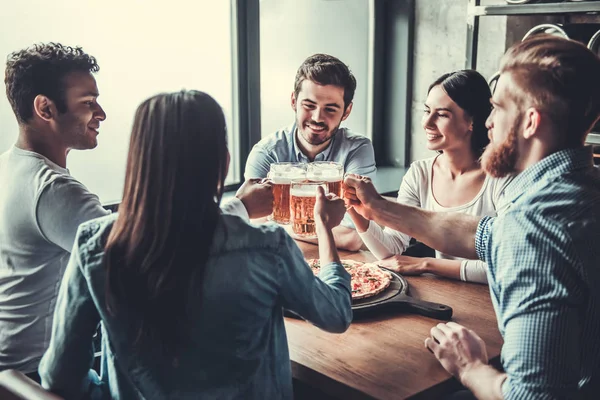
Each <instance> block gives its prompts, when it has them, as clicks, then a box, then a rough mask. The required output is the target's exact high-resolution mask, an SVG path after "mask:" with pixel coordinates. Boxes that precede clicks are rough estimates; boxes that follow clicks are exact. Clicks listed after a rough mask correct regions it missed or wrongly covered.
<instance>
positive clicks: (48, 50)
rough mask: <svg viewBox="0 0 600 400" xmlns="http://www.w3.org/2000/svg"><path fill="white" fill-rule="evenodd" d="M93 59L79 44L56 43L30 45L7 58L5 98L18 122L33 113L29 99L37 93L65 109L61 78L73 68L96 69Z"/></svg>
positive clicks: (73, 69)
mask: <svg viewBox="0 0 600 400" xmlns="http://www.w3.org/2000/svg"><path fill="white" fill-rule="evenodd" d="M99 70H100V67H99V66H98V64H97V63H96V59H95V58H94V57H92V56H90V55H88V54H86V53H85V52H84V51H83V50H82V49H81V47H70V46H63V45H62V44H60V43H52V42H50V43H40V44H34V45H33V46H31V47H28V48H26V49H23V50H19V51H15V52H14V53H11V54H9V55H8V57H7V61H6V72H5V74H4V83H5V85H6V97H8V101H9V102H10V105H11V106H12V109H13V111H14V113H15V116H16V117H17V120H18V121H19V123H26V122H27V121H29V120H30V119H31V117H32V116H33V100H34V99H35V97H36V96H37V95H40V94H41V95H44V96H46V97H48V98H49V99H51V100H52V101H53V102H54V103H55V104H56V108H57V109H58V111H59V112H61V113H64V112H66V111H67V104H66V100H65V89H64V82H63V79H64V77H65V76H66V75H68V74H69V73H71V72H74V71H83V72H90V73H91V72H98V71H99Z"/></svg>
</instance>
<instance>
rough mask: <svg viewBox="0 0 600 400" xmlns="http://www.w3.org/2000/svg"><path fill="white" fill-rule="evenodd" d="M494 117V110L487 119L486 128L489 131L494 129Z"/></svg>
mask: <svg viewBox="0 0 600 400" xmlns="http://www.w3.org/2000/svg"><path fill="white" fill-rule="evenodd" d="M493 116H494V110H492V112H491V113H490V115H489V116H488V117H487V119H486V120H485V127H486V128H488V129H492V126H493V125H494V124H493V119H492V117H493Z"/></svg>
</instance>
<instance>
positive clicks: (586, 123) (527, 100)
mask: <svg viewBox="0 0 600 400" xmlns="http://www.w3.org/2000/svg"><path fill="white" fill-rule="evenodd" d="M500 73H501V74H510V75H511V76H512V78H513V81H514V82H515V83H516V84H515V85H513V88H512V89H513V90H512V91H511V92H512V96H513V98H514V100H515V101H516V102H517V104H519V106H520V107H525V106H531V107H535V108H537V109H538V110H539V111H541V112H544V113H545V114H546V115H547V116H548V117H549V118H550V119H551V121H552V122H553V124H554V125H555V127H556V130H557V131H560V132H564V133H565V137H564V138H563V139H564V141H565V145H566V146H568V147H572V146H575V147H576V146H581V145H582V144H583V141H584V138H585V135H586V134H587V133H588V132H589V130H590V129H591V127H592V125H593V124H594V122H595V121H596V120H597V119H598V117H599V116H600V58H599V57H598V56H597V55H596V54H594V53H593V52H592V51H591V50H590V49H588V48H587V47H585V46H584V45H583V44H581V43H579V42H576V41H574V40H569V39H564V38H560V37H558V36H554V35H534V36H532V37H531V38H529V39H527V40H524V41H523V42H519V43H517V44H516V45H514V46H512V47H511V48H510V49H508V51H507V52H506V54H505V55H504V57H503V58H502V61H501V62H500ZM500 79H502V78H500Z"/></svg>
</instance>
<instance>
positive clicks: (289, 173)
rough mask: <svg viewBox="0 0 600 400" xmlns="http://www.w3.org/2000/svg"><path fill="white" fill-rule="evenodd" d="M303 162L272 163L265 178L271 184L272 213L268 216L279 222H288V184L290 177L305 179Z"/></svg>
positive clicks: (290, 181) (290, 180)
mask: <svg viewBox="0 0 600 400" xmlns="http://www.w3.org/2000/svg"><path fill="white" fill-rule="evenodd" d="M305 177H306V166H305V164H303V163H291V162H283V163H273V164H271V170H270V171H269V174H268V175H267V178H268V179H269V181H270V182H271V183H272V185H273V214H272V215H271V217H270V218H269V219H270V220H272V221H275V222H277V223H279V224H289V223H290V185H291V183H292V179H305Z"/></svg>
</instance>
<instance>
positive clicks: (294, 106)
mask: <svg viewBox="0 0 600 400" xmlns="http://www.w3.org/2000/svg"><path fill="white" fill-rule="evenodd" d="M292 110H294V112H296V94H295V93H294V92H292Z"/></svg>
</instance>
